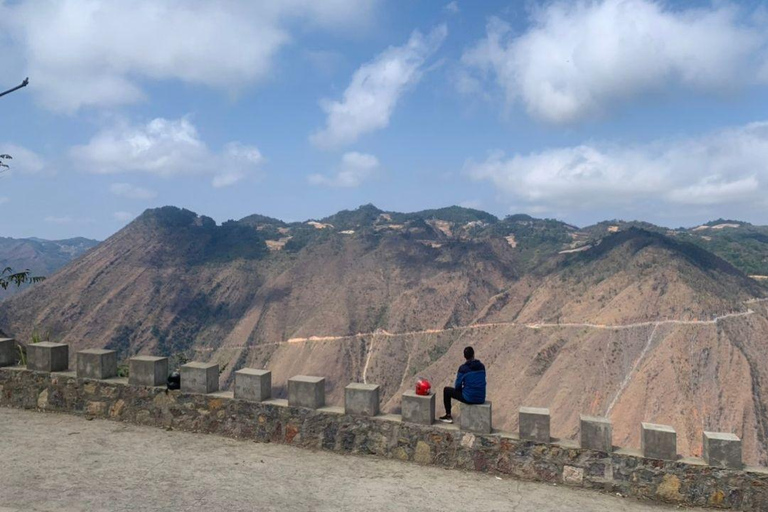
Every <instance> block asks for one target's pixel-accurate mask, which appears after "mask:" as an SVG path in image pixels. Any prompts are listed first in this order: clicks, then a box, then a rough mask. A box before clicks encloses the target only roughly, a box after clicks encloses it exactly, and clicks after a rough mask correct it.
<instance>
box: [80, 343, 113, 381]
mask: <svg viewBox="0 0 768 512" xmlns="http://www.w3.org/2000/svg"><path fill="white" fill-rule="evenodd" d="M116 376H117V352H116V351H114V350H102V349H91V350H81V351H80V352H78V353H77V377H78V378H79V379H109V378H110V377H116Z"/></svg>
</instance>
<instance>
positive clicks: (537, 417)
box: [518, 407, 550, 443]
mask: <svg viewBox="0 0 768 512" xmlns="http://www.w3.org/2000/svg"><path fill="white" fill-rule="evenodd" d="M518 423H519V429H520V439H525V440H526V441H536V442H537V443H548V442H549V440H550V437H549V409H543V408H539V407H521V408H520V420H519V422H518Z"/></svg>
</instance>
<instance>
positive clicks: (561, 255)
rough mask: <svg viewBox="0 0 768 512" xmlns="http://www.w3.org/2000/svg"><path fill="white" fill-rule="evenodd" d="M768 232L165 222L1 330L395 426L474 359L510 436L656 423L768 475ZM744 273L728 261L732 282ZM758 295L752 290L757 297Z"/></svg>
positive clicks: (122, 239) (457, 211) (378, 220)
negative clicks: (396, 418) (103, 350)
mask: <svg viewBox="0 0 768 512" xmlns="http://www.w3.org/2000/svg"><path fill="white" fill-rule="evenodd" d="M766 249H768V228H765V227H760V226H751V225H749V224H746V223H743V222H738V221H723V220H718V221H715V222H712V223H708V224H707V225H704V226H698V227H695V228H691V229H677V230H669V229H666V228H660V227H657V226H653V225H649V224H642V223H626V222H618V221H615V222H604V223H600V224H597V225H594V226H590V227H587V228H583V229H579V228H577V227H574V226H570V225H568V224H565V223H562V222H559V221H556V220H541V219H534V218H532V217H529V216H526V215H514V216H510V217H507V218H505V219H497V218H496V217H494V216H492V215H490V214H487V213H485V212H481V211H478V210H472V209H465V208H459V207H451V208H444V209H439V210H429V211H423V212H417V213H398V212H384V211H381V210H379V209H377V208H375V207H374V206H372V205H367V206H363V207H360V208H358V209H356V210H352V211H342V212H339V213H337V214H335V215H332V216H330V217H327V218H325V219H321V220H318V221H310V222H297V223H285V222H282V221H279V220H277V219H272V218H269V217H264V216H261V215H252V216H249V217H245V218H243V219H241V220H239V221H228V222H225V223H223V224H222V225H216V223H215V222H214V221H213V220H212V219H210V218H207V217H204V216H198V215H196V214H195V213H193V212H190V211H188V210H181V209H178V208H173V207H164V208H158V209H154V210H147V211H146V212H145V213H144V214H142V215H141V216H140V217H138V218H137V219H136V220H135V221H134V222H132V223H131V224H129V225H128V226H126V227H125V228H124V229H122V230H121V231H119V232H118V233H116V234H115V235H113V236H112V237H110V238H109V239H107V240H106V241H105V242H103V243H101V244H100V245H98V246H97V247H96V248H94V249H93V250H91V251H89V252H87V253H85V254H84V255H83V256H81V257H79V258H78V259H76V260H75V261H73V262H71V263H70V264H68V265H67V266H66V267H64V268H63V269H62V270H61V271H60V272H58V273H56V274H54V275H52V276H50V277H49V278H48V279H47V280H46V281H45V282H43V283H40V284H38V285H35V286H34V287H33V288H32V289H30V290H26V291H24V292H22V293H20V294H18V295H17V296H15V297H12V298H10V299H8V300H7V301H5V302H3V305H2V308H0V329H3V330H5V331H6V332H8V333H9V334H12V335H14V336H16V337H17V338H19V339H20V340H26V339H29V336H30V334H31V332H32V331H33V330H34V329H42V330H46V331H50V332H51V333H52V338H54V339H55V340H57V341H63V342H66V343H70V344H72V345H73V348H74V350H79V349H82V348H91V347H108V348H114V349H116V350H118V352H119V354H120V358H121V359H122V358H126V357H129V356H131V355H134V354H137V353H153V354H163V355H168V356H171V357H174V358H177V359H178V358H179V356H184V357H186V358H189V359H201V360H213V361H217V362H219V363H220V364H221V365H222V366H224V367H225V368H224V371H223V373H222V383H223V384H227V383H229V382H230V381H231V379H232V375H233V372H234V371H235V370H237V369H239V368H242V367H245V366H253V367H267V368H269V369H271V370H272V372H273V382H274V383H275V385H276V386H277V391H278V393H279V392H281V388H280V387H281V386H282V385H284V384H285V382H286V380H287V378H288V377H290V376H292V375H295V374H299V373H304V374H318V375H323V376H326V377H327V379H328V386H329V388H328V391H329V401H331V402H340V401H341V399H342V393H343V388H344V386H345V385H346V384H347V383H348V382H350V381H367V382H373V383H377V384H380V385H381V386H382V393H383V399H384V409H385V410H389V411H394V410H397V408H398V407H399V396H400V394H401V393H402V392H403V391H404V390H406V389H410V388H411V387H412V385H413V381H414V379H415V377H417V376H424V377H427V378H429V379H430V380H431V381H432V383H433V385H434V386H435V388H439V387H440V386H442V385H445V384H447V383H449V382H450V381H452V378H453V375H454V372H455V370H456V367H457V366H458V363H459V362H460V361H461V350H462V349H463V347H464V346H466V345H468V344H472V345H474V346H475V348H476V351H477V353H478V355H479V357H480V358H481V359H482V360H483V362H484V363H485V364H486V366H487V368H488V371H489V399H490V400H492V401H493V402H494V421H495V423H496V424H497V426H498V427H499V428H506V429H513V428H515V427H516V421H517V418H516V411H517V408H518V407H519V406H521V405H528V406H542V407H550V409H551V411H552V415H553V433H554V435H556V436H563V437H566V436H573V435H575V433H576V431H577V424H578V415H579V414H580V413H589V414H595V415H609V416H610V417H611V418H612V419H613V421H614V424H615V442H616V443H618V444H621V445H629V446H633V445H634V446H639V438H638V433H639V432H638V430H639V422H640V421H653V422H657V423H667V424H671V425H673V426H675V427H676V428H677V430H678V439H679V441H678V442H679V446H680V451H681V452H682V453H691V454H693V453H697V451H698V450H699V449H700V446H699V444H700V435H701V430H702V429H707V430H721V431H734V432H736V433H737V434H739V435H740V436H742V437H743V439H744V443H745V454H746V459H747V461H749V462H752V463H756V462H762V463H765V462H766V460H767V459H768V445H767V444H766V438H767V437H768V383H766V382H765V380H764V376H765V375H768V359H766V357H765V355H764V354H765V347H764V344H765V343H766V340H768V307H767V306H768V302H766V301H765V297H767V296H768V288H766V287H765V286H764V285H763V284H761V281H760V277H759V276H763V275H768V250H766ZM726 260H727V261H726ZM750 275H751V276H756V277H749V276H750Z"/></svg>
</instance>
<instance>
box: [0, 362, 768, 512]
mask: <svg viewBox="0 0 768 512" xmlns="http://www.w3.org/2000/svg"><path fill="white" fill-rule="evenodd" d="M0 406H4V407H17V408H25V409H35V408H37V409H44V410H48V411H55V412H64V413H69V414H78V415H85V416H87V417H93V418H103V419H112V420H117V421H126V422H130V423H136V424H140V425H147V426H154V427H162V428H172V429H177V430H185V431H191V432H202V433H209V434H217V435H223V436H228V437H233V438H238V439H250V440H254V441H257V442H273V443H285V444H290V445H293V446H297V447H301V448H309V449H316V450H328V451H334V452H338V453H348V454H357V455H363V456H377V457H385V458H392V459H400V460H403V461H412V462H415V463H419V464H430V465H436V466H441V467H445V468H452V469H462V470H467V471H480V472H484V473H489V474H496V475H506V476H512V477H516V478H522V479H526V480H537V481H543V482H550V483H562V484H566V485H571V486H579V487H588V488H594V489H599V490H603V491H608V492H617V493H621V494H623V495H629V496H635V497H638V498H642V499H648V500H654V501H663V502H669V503H676V504H681V505H690V506H711V507H718V508H730V509H734V510H755V511H756V510H766V509H767V507H768V471H766V470H765V469H764V468H762V469H759V470H758V469H755V470H746V471H744V470H734V469H723V468H713V467H710V466H706V465H702V464H701V463H686V462H683V461H662V460H651V459H644V458H642V457H639V456H638V455H633V454H630V453H621V452H619V453H616V452H614V453H611V454H608V453H605V452H600V451H593V450H586V449H581V448H576V447H575V446H574V445H572V444H570V443H568V442H563V443H551V444H541V443H534V442H529V441H521V440H519V439H518V438H517V437H516V436H513V435H509V434H495V435H483V434H473V433H467V432H461V431H459V430H458V429H456V427H455V426H426V425H418V424H409V423H404V422H401V421H399V420H397V419H392V418H389V417H381V416H380V417H377V418H371V417H368V416H352V415H347V414H344V413H341V412H333V411H330V410H320V411H318V410H313V409H309V408H300V407H289V406H287V405H285V404H284V401H279V400H278V401H267V402H250V401H245V400H237V399H234V398H228V397H225V396H222V395H221V394H216V395H204V394H188V393H182V392H179V391H167V390H165V389H162V388H158V387H146V386H130V385H127V384H124V383H122V382H120V381H117V380H112V381H83V380H81V379H77V378H76V377H75V376H74V374H47V373H40V372H33V371H27V370H22V369H19V368H4V369H0Z"/></svg>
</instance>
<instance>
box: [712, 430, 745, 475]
mask: <svg viewBox="0 0 768 512" xmlns="http://www.w3.org/2000/svg"><path fill="white" fill-rule="evenodd" d="M702 437H703V449H702V457H703V458H704V460H705V461H706V463H707V464H709V465H710V466H720V467H724V468H731V469H741V468H742V467H744V464H743V463H742V460H741V439H739V436H737V435H736V434H726V433H722V432H704V434H703V436H702Z"/></svg>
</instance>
